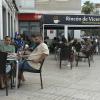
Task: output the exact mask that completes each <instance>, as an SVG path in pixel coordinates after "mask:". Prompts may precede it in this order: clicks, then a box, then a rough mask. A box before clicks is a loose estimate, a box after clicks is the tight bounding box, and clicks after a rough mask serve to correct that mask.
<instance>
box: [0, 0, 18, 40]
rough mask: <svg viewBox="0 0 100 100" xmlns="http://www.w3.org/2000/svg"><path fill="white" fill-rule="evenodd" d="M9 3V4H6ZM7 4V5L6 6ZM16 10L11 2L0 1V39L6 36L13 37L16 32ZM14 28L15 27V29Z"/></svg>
mask: <svg viewBox="0 0 100 100" xmlns="http://www.w3.org/2000/svg"><path fill="white" fill-rule="evenodd" d="M6 1H9V2H6ZM8 3H9V5H8ZM15 12H16V10H15V8H14V6H13V3H12V2H11V0H0V24H1V25H0V39H1V40H2V39H3V38H4V37H5V36H6V35H8V36H11V37H14V33H15V31H18V29H17V27H18V24H16V25H15V21H16V22H17V21H18V20H17V19H16V13H15ZM15 26H16V27H15Z"/></svg>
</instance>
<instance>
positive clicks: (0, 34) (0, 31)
mask: <svg viewBox="0 0 100 100" xmlns="http://www.w3.org/2000/svg"><path fill="white" fill-rule="evenodd" d="M1 39H3V19H2V0H0V40H1Z"/></svg>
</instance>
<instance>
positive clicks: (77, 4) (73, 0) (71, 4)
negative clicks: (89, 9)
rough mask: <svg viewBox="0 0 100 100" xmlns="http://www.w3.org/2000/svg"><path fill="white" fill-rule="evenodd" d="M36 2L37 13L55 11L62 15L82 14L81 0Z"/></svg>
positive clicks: (38, 0)
mask: <svg viewBox="0 0 100 100" xmlns="http://www.w3.org/2000/svg"><path fill="white" fill-rule="evenodd" d="M40 1H41V0H35V9H36V10H37V11H49V12H48V13H50V11H51V12H52V11H55V12H58V13H59V12H61V13H81V0H64V1H63V0H60V1H56V0H46V1H45V0H43V1H44V2H40Z"/></svg>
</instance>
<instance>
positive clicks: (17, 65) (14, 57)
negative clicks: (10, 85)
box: [7, 55, 19, 89]
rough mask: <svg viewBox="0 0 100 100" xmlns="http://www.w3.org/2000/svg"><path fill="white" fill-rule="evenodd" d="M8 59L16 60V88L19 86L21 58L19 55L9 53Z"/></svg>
mask: <svg viewBox="0 0 100 100" xmlns="http://www.w3.org/2000/svg"><path fill="white" fill-rule="evenodd" d="M7 60H8V61H16V79H15V80H16V81H15V88H16V89H17V88H18V71H19V59H18V57H17V55H8V58H7Z"/></svg>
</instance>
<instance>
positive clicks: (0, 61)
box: [0, 51, 8, 96]
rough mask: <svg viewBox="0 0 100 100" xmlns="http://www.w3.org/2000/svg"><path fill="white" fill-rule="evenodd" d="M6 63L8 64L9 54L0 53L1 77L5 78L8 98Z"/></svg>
mask: <svg viewBox="0 0 100 100" xmlns="http://www.w3.org/2000/svg"><path fill="white" fill-rule="evenodd" d="M6 63H7V53H6V52H1V51H0V75H1V76H2V77H4V78H5V85H6V96H8V84H7V73H6Z"/></svg>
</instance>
